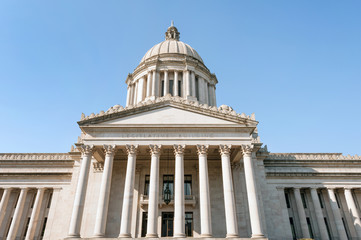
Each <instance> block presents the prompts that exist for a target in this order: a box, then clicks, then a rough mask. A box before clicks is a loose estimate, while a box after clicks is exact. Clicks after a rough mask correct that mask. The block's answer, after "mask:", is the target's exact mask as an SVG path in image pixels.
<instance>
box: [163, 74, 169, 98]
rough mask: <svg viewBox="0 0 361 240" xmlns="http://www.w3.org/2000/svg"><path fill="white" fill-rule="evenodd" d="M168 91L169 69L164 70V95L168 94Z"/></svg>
mask: <svg viewBox="0 0 361 240" xmlns="http://www.w3.org/2000/svg"><path fill="white" fill-rule="evenodd" d="M168 93H169V78H168V71H164V89H163V95H164V96H166V95H167V94H168Z"/></svg>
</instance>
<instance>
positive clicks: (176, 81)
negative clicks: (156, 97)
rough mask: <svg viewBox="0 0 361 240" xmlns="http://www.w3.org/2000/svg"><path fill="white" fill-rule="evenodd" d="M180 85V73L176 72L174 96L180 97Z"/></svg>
mask: <svg viewBox="0 0 361 240" xmlns="http://www.w3.org/2000/svg"><path fill="white" fill-rule="evenodd" d="M178 92H179V85H178V72H177V71H174V96H178Z"/></svg>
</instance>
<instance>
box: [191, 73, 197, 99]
mask: <svg viewBox="0 0 361 240" xmlns="http://www.w3.org/2000/svg"><path fill="white" fill-rule="evenodd" d="M191 79H192V80H191V82H192V96H193V97H197V93H196V77H195V75H194V72H193V71H192V72H191Z"/></svg>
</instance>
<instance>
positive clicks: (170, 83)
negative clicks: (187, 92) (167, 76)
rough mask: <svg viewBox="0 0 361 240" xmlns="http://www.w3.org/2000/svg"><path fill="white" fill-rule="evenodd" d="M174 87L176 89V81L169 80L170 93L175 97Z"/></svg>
mask: <svg viewBox="0 0 361 240" xmlns="http://www.w3.org/2000/svg"><path fill="white" fill-rule="evenodd" d="M173 87H174V81H173V80H169V90H168V91H169V93H170V95H172V96H173V95H174V94H173Z"/></svg>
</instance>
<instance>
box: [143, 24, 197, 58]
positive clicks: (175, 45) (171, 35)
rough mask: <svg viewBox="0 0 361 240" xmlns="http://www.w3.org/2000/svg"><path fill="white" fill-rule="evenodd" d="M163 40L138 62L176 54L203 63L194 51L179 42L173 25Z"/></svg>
mask: <svg viewBox="0 0 361 240" xmlns="http://www.w3.org/2000/svg"><path fill="white" fill-rule="evenodd" d="M165 39H166V40H165V41H163V42H161V43H158V44H156V45H154V46H153V47H152V48H151V49H149V50H148V51H147V53H146V54H145V55H144V57H143V58H142V60H141V61H140V62H144V61H145V60H146V59H149V58H151V57H154V56H158V55H162V54H169V53H171V54H172V53H176V54H183V55H187V56H191V57H193V58H195V59H197V60H199V61H201V62H202V63H203V60H202V58H201V57H200V56H199V54H198V53H197V51H196V50H194V49H193V48H192V47H191V46H189V45H188V44H186V43H184V42H182V41H179V32H178V30H177V28H176V27H174V26H173V23H172V25H171V26H170V27H169V28H168V30H167V32H166V33H165Z"/></svg>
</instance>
